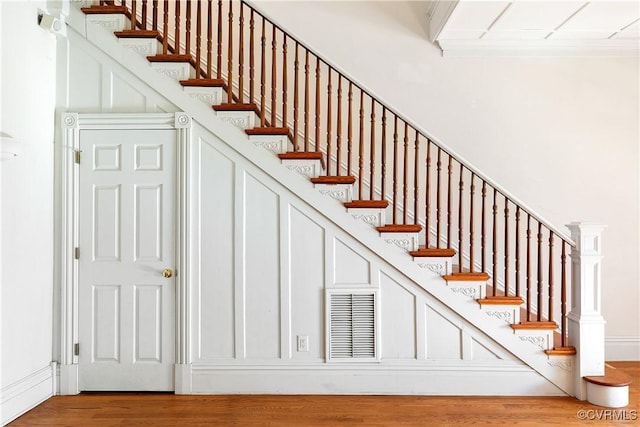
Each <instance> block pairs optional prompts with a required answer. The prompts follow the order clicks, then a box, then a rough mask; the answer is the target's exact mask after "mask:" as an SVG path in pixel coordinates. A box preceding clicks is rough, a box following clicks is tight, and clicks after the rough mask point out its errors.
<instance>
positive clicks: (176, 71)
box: [155, 68, 182, 79]
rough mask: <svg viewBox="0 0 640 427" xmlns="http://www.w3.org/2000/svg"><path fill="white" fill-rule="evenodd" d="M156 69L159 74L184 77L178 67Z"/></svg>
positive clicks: (176, 77) (177, 77)
mask: <svg viewBox="0 0 640 427" xmlns="http://www.w3.org/2000/svg"><path fill="white" fill-rule="evenodd" d="M155 70H156V71H157V72H158V73H159V74H162V75H165V76H167V77H171V78H173V79H179V78H180V77H182V70H181V69H178V68H156V69H155Z"/></svg>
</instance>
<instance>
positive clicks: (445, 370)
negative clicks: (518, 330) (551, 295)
mask: <svg viewBox="0 0 640 427" xmlns="http://www.w3.org/2000/svg"><path fill="white" fill-rule="evenodd" d="M191 372H192V381H191V385H192V391H191V392H192V393H193V394H384V395H458V396H460V395H474V396H482V395H484V396H566V393H564V392H563V391H562V390H560V389H559V388H557V387H556V386H555V385H554V384H552V383H551V382H550V381H548V380H547V379H545V378H544V377H542V376H541V375H540V374H538V373H537V372H535V371H534V370H533V369H531V368H529V367H527V366H523V365H519V366H508V367H505V366H502V367H483V366H478V367H470V366H465V367H462V366H450V367H442V366H431V367H412V368H408V367H390V366H384V367H381V366H377V367H376V366H370V367H367V366H359V367H357V368H354V367H333V366H324V367H318V366H317V365H316V366H295V367H290V366H288V367H280V368H277V367H273V366H271V367H269V366H237V365H236V366H232V365H231V366H229V365H228V366H215V365H203V364H193V365H192V369H191Z"/></svg>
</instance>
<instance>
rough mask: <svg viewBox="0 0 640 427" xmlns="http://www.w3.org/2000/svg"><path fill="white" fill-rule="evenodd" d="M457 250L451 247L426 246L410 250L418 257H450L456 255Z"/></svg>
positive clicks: (413, 255)
mask: <svg viewBox="0 0 640 427" xmlns="http://www.w3.org/2000/svg"><path fill="white" fill-rule="evenodd" d="M456 253H457V251H456V250H455V249H451V248H425V247H421V248H420V249H418V250H417V251H411V252H409V255H411V256H412V257H416V258H420V257H423V258H449V257H453V256H455V255H456Z"/></svg>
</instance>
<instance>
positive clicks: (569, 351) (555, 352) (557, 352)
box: [544, 347, 576, 356]
mask: <svg viewBox="0 0 640 427" xmlns="http://www.w3.org/2000/svg"><path fill="white" fill-rule="evenodd" d="M544 352H545V353H546V354H547V355H548V356H573V355H574V354H576V348H575V347H553V348H552V349H551V350H545V351H544Z"/></svg>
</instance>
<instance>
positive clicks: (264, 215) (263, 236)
mask: <svg viewBox="0 0 640 427" xmlns="http://www.w3.org/2000/svg"><path fill="white" fill-rule="evenodd" d="M244 178H245V185H244V191H245V194H244V200H245V207H244V219H245V220H244V225H245V229H244V253H245V258H244V277H245V316H244V319H245V325H246V326H245V331H246V337H245V342H246V356H247V358H262V359H274V358H279V357H280V231H279V228H280V227H279V224H280V212H279V211H280V209H279V204H280V201H279V196H278V195H277V194H276V193H275V192H274V191H273V190H271V189H270V188H267V187H266V186H265V185H263V184H262V183H261V182H260V181H259V180H258V179H257V178H255V177H253V176H251V175H249V174H246V173H245V175H244Z"/></svg>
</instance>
